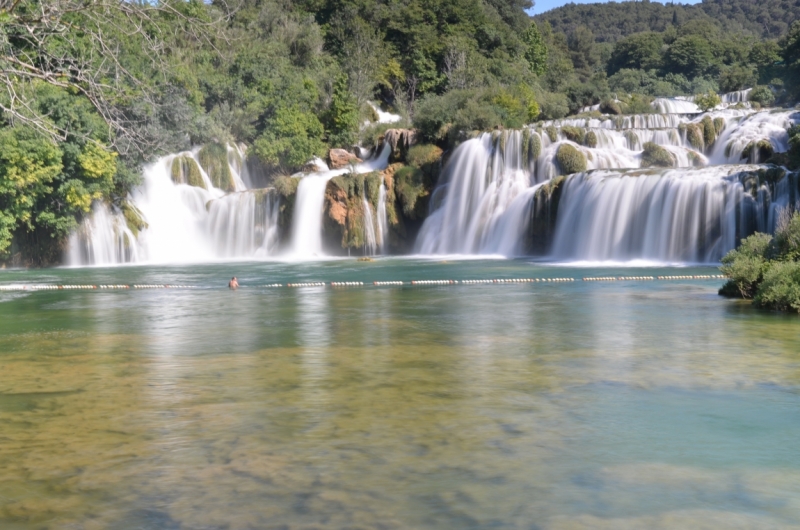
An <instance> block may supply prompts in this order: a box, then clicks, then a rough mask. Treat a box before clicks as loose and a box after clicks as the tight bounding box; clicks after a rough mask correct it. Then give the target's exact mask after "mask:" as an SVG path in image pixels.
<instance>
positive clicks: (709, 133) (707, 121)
mask: <svg viewBox="0 0 800 530" xmlns="http://www.w3.org/2000/svg"><path fill="white" fill-rule="evenodd" d="M700 127H702V129H703V143H704V144H705V147H706V149H708V148H709V147H711V145H712V144H713V143H714V142H715V141H716V139H717V130H716V128H715V127H714V122H713V121H712V120H711V117H709V116H703V119H702V121H701V122H700Z"/></svg>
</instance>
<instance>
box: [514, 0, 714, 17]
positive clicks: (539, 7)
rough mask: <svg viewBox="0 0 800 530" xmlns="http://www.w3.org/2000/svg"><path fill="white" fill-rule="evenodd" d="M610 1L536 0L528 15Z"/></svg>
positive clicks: (681, 0)
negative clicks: (569, 6) (563, 7)
mask: <svg viewBox="0 0 800 530" xmlns="http://www.w3.org/2000/svg"><path fill="white" fill-rule="evenodd" d="M607 1H608V0H535V2H536V5H535V6H533V9H530V10H528V14H530V15H538V14H540V13H544V12H545V11H549V10H550V9H553V8H555V7H560V6H563V5H565V4H569V3H570V2H572V3H574V4H595V3H601V4H604V3H606V2H607ZM660 1H661V3H662V4H668V3H670V2H668V1H666V0H660ZM675 3H676V4H699V3H700V0H678V1H676V2H675Z"/></svg>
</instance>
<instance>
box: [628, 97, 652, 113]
mask: <svg viewBox="0 0 800 530" xmlns="http://www.w3.org/2000/svg"><path fill="white" fill-rule="evenodd" d="M652 102H653V98H652V97H649V96H643V95H641V94H633V95H632V96H631V97H630V99H629V100H628V101H627V103H625V105H624V111H625V114H655V112H656V109H654V108H653V106H652V105H651V104H650V103H652Z"/></svg>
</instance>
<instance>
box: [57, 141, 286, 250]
mask: <svg viewBox="0 0 800 530" xmlns="http://www.w3.org/2000/svg"><path fill="white" fill-rule="evenodd" d="M227 151H228V156H227V170H228V173H225V175H226V178H229V182H228V183H227V186H228V189H229V190H231V191H226V190H222V189H219V188H217V187H215V186H214V185H213V182H212V179H211V178H210V177H209V175H208V173H207V172H206V171H205V170H204V169H203V167H202V166H201V165H200V157H199V156H198V155H199V149H195V150H193V151H191V152H184V153H178V154H175V155H169V156H166V157H163V158H161V159H159V160H158V161H156V162H155V163H153V164H151V165H149V166H147V167H146V168H145V169H144V172H143V183H142V185H141V186H140V187H138V188H137V189H136V190H135V191H134V192H133V193H132V195H131V197H129V202H130V203H131V204H132V205H134V206H135V207H136V209H138V211H139V213H140V214H141V217H142V219H143V221H144V222H145V223H146V228H144V229H143V230H142V231H141V232H140V233H139V235H138V237H134V235H133V234H132V233H131V231H130V230H129V229H128V228H127V226H126V224H125V222H124V218H123V216H122V214H121V213H114V212H112V211H111V210H110V209H109V208H108V207H106V206H104V205H96V206H95V209H94V212H93V214H92V216H91V217H88V218H87V219H86V220H85V221H84V223H83V225H82V227H81V228H80V229H79V230H78V231H77V232H76V233H75V234H73V235H72V237H71V238H70V247H69V250H68V255H67V260H68V263H69V264H70V265H117V264H121V263H135V262H150V263H181V262H183V263H186V262H201V261H213V260H220V259H232V258H233V259H235V258H249V257H255V256H263V255H269V254H270V253H272V252H273V251H274V249H275V246H276V244H277V211H278V210H277V197H276V195H275V193H274V191H273V190H247V189H246V187H245V184H244V179H243V178H242V175H241V172H242V167H243V164H242V163H241V160H242V157H243V153H242V152H241V151H240V150H239V149H238V148H234V147H231V146H228V148H227ZM179 162H180V163H183V164H184V166H185V167H188V168H189V169H187V171H191V172H192V173H191V175H192V177H191V178H192V179H193V180H192V181H191V182H192V185H190V184H189V183H188V182H187V183H178V182H176V180H178V181H180V180H181V179H183V180H185V178H184V176H182V175H181V172H182V171H183V170H181V171H174V170H175V166H174V165H173V164H174V163H179ZM192 164H195V165H194V166H192Z"/></svg>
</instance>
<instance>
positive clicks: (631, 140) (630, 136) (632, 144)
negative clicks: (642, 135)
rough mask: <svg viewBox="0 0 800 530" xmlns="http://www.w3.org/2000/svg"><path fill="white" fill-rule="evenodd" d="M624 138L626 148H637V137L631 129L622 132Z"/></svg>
mask: <svg viewBox="0 0 800 530" xmlns="http://www.w3.org/2000/svg"><path fill="white" fill-rule="evenodd" d="M623 135H624V136H625V139H626V140H627V141H628V149H630V150H631V151H636V150H638V149H639V137H638V136H636V133H634V132H633V131H625V132H624V133H623Z"/></svg>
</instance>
